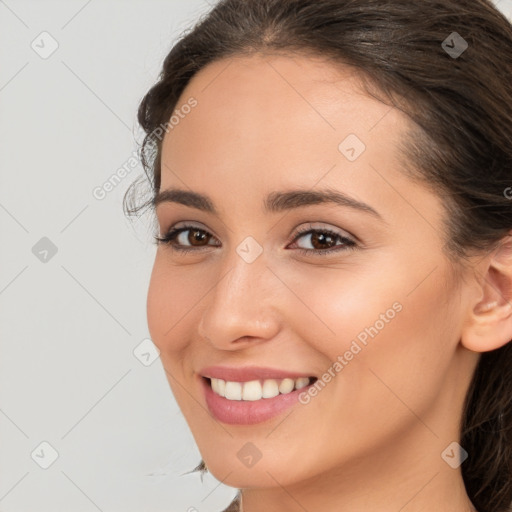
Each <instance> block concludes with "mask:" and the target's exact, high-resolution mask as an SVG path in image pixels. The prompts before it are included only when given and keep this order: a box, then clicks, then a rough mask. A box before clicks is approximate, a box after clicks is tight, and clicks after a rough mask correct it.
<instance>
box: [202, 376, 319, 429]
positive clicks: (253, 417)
mask: <svg viewBox="0 0 512 512" xmlns="http://www.w3.org/2000/svg"><path fill="white" fill-rule="evenodd" d="M200 378H201V382H202V385H203V388H204V393H205V397H206V405H207V406H208V409H209V410H210V412H211V414H212V415H213V416H214V417H215V419H217V420H218V421H221V422H223V423H228V424H230V425H253V424H255V423H262V422H263V421H267V420H269V419H271V418H274V417H275V416H278V415H279V414H281V413H282V412H283V411H285V410H286V409H288V408H289V407H292V406H293V405H295V404H296V403H298V401H299V394H300V393H302V392H303V391H306V390H307V389H308V387H309V386H306V387H303V388H301V389H296V390H295V391H292V392H290V393H286V394H284V395H277V396H275V397H273V398H262V399H260V400H254V401H250V400H228V399H227V398H224V397H222V396H220V395H217V393H215V392H214V391H213V389H212V388H211V386H210V384H209V382H208V381H207V380H206V379H205V378H204V377H200ZM311 385H312V384H310V386H311Z"/></svg>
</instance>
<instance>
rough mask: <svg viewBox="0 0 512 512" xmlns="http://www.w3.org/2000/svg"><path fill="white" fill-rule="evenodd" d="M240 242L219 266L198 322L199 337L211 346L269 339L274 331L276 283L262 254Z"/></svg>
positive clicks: (251, 246) (253, 247) (249, 244)
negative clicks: (245, 339)
mask: <svg viewBox="0 0 512 512" xmlns="http://www.w3.org/2000/svg"><path fill="white" fill-rule="evenodd" d="M251 244H253V243H252V242H251V241H247V242H246V243H245V242H242V243H241V244H240V245H239V246H238V247H237V248H236V250H233V252H232V253H231V254H230V256H229V257H228V258H226V260H225V262H224V264H223V265H222V266H221V270H220V272H219V277H218V280H217V281H216V284H214V287H213V289H212V290H211V292H210V294H208V299H207V300H206V303H207V305H206V307H205V308H204V309H203V314H202V318H201V322H200V334H201V335H203V336H205V337H207V338H208V339H209V340H210V341H211V342H213V343H214V344H218V345H222V346H224V347H226V346H229V344H230V343H231V342H233V341H236V340H237V339H239V338H242V337H255V338H271V337H272V336H273V335H274V331H275V330H276V329H277V315H276V304H275V297H276V295H275V293H272V288H273V287H275V286H276V285H277V284H276V283H274V284H272V281H277V280H276V279H275V277H274V276H273V275H272V272H270V270H269V269H268V268H267V261H266V258H265V257H264V255H263V253H262V252H260V254H259V255H256V256H255V252H254V251H255V245H254V244H253V245H251Z"/></svg>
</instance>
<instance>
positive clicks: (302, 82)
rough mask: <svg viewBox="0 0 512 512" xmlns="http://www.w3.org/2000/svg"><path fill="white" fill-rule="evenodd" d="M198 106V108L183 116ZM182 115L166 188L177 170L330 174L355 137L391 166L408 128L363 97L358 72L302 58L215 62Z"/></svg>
mask: <svg viewBox="0 0 512 512" xmlns="http://www.w3.org/2000/svg"><path fill="white" fill-rule="evenodd" d="M191 98H194V99H195V100H196V102H197V106H195V107H194V108H193V109H192V110H191V111H190V112H189V113H188V114H183V113H182V112H180V109H181V108H182V107H183V105H185V104H186V103H187V102H189V101H190V99H191ZM186 110H187V112H188V111H189V110H190V109H186ZM175 113H178V114H181V115H179V123H178V124H176V125H174V126H172V127H171V130H170V131H169V133H167V134H166V136H165V138H164V143H163V146H162V161H163V164H164V165H163V169H162V182H163V181H164V179H165V175H166V173H165V166H170V167H172V166H173V165H174V166H179V167H180V168H181V169H184V166H185V167H186V168H187V169H190V168H192V169H193V172H199V173H201V172H204V170H205V169H206V168H208V169H209V170H211V169H212V168H215V169H217V171H220V170H221V169H225V170H227V169H228V168H231V169H232V170H234V169H237V170H238V172H239V173H240V172H241V171H242V169H247V170H248V169H249V168H251V169H252V170H253V171H257V172H258V173H259V174H260V176H261V175H263V174H265V173H264V170H265V169H266V170H268V171H274V174H275V171H276V170H277V169H279V168H280V169H283V165H284V164H285V163H286V165H287V166H288V170H289V171H292V172H294V173H297V174H300V172H301V169H303V168H304V167H306V168H309V169H310V171H311V170H313V169H311V166H314V167H315V168H318V169H321V168H324V169H325V166H326V165H327V166H328V167H327V168H329V167H331V166H332V165H333V163H334V162H335V161H337V160H339V158H340V157H342V158H343V156H342V155H341V154H340V149H339V146H340V143H342V142H343V141H344V140H345V139H346V138H347V137H349V136H351V135H352V136H353V135H356V136H357V137H358V138H359V139H360V140H361V141H362V142H363V143H364V145H365V146H366V147H367V148H368V147H369V146H373V147H374V149H375V150H378V151H380V153H381V158H385V155H383V154H382V153H383V152H385V153H386V154H389V155H391V154H392V153H393V148H394V144H390V142H395V140H396V137H397V136H398V132H399V130H400V128H401V127H403V124H404V123H405V120H404V118H403V116H402V114H401V113H400V112H398V111H397V110H396V109H392V108H390V107H389V106H388V105H385V104H383V103H381V102H379V101H377V100H375V99H374V98H371V97H369V96H368V95H367V94H366V93H365V92H364V91H363V90H362V88H361V85H360V81H359V76H358V75H357V74H356V72H355V71H354V70H353V69H352V68H350V67H347V66H336V67H335V66H334V65H333V64H331V63H329V62H327V61H325V60H324V59H320V58H318V57H316V58H315V57H311V56H298V55H294V56H282V55H260V54H257V55H251V56H238V57H235V58H229V59H223V60H220V61H217V62H214V63H212V64H210V65H208V66H206V67H205V68H204V69H202V70H201V71H200V72H199V73H197V74H196V75H195V76H194V77H193V79H192V80H191V82H190V83H189V85H188V86H187V88H186V89H185V90H184V92H183V93H182V95H181V98H180V100H179V101H178V103H177V106H176V111H175ZM175 119H178V117H176V116H175ZM383 133H384V134H385V143H386V144H383V141H382V140H381V139H382V137H381V136H382V134H383ZM350 140H355V139H354V137H352V138H351V139H350ZM361 147H362V146H361ZM359 149H361V148H359ZM344 163H346V161H345V162H344ZM357 165H358V164H357V162H353V165H350V166H349V167H350V168H351V169H352V170H353V169H354V168H355V167H357ZM202 170H203V171H202Z"/></svg>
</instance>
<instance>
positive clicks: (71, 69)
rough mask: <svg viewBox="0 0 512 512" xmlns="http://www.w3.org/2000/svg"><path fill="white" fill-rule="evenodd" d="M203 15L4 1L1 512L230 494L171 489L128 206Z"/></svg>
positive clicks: (140, 261) (186, 442)
mask: <svg viewBox="0 0 512 512" xmlns="http://www.w3.org/2000/svg"><path fill="white" fill-rule="evenodd" d="M211 3H213V0H210V2H209V3H208V2H207V1H206V0H182V1H178V0H149V1H142V0H131V1H121V0H117V1H116V0H108V1H107V0H89V1H87V0H83V1H69V0H67V1H64V0H62V1H27V0H17V1H16V0H5V1H2V0H0V48H1V50H0V52H1V53H0V113H1V115H0V141H1V146H2V149H1V151H0V172H1V182H0V183H1V187H0V227H1V233H2V241H3V246H2V250H1V251H0V326H1V337H0V353H1V357H0V440H1V441H0V511H2V512H20V511H22V512H26V511H31V512H43V511H44V512H46V511H52V512H55V511H59V510H61V511H66V512H67V511H70V510H72V511H74V512H81V511H96V510H100V511H105V512H106V511H123V512H131V511H137V512H142V511H148V512H149V511H151V512H152V511H169V512H178V511H184V512H185V511H188V512H193V511H195V510H197V511H199V512H209V511H211V512H216V511H219V510H221V509H222V508H223V507H225V506H226V505H227V504H228V503H229V502H230V500H231V498H232V497H233V496H234V494H235V490H234V489H232V488H229V487H226V486H223V485H222V484H220V482H218V481H217V480H216V479H214V478H213V477H212V476H211V475H207V476H206V477H205V479H204V481H203V482H201V480H200V478H199V475H198V474H189V475H185V476H180V475H181V474H182V473H184V472H185V471H187V470H190V469H192V468H193V467H195V466H196V465H197V463H198V462H199V460H200V455H199V452H198V450H197V447H196V446H195V445H194V441H193V438H192V436H191V434H190V432H189V430H188V427H187V425H186V423H185V421H184V419H183V416H182V415H181V413H180V411H179V409H178V408H177V406H176V403H175V401H174V399H173V397H172V395H171V392H170V389H169V385H168V383H167V380H166V378H165V373H164V371H163V369H162V366H161V362H160V359H159V358H158V354H157V353H155V352H154V349H153V350H152V346H151V343H150V342H148V341H144V340H147V339H148V338H149V333H148V330H147V324H146V310H145V306H146V292H147V285H148V280H149V276H150V272H151V266H152V260H153V257H154V251H155V246H154V245H153V244H152V241H151V234H152V221H151V217H146V219H142V220H135V219H134V220H131V221H130V220H128V219H126V218H125V217H124V215H123V212H122V207H121V200H122V197H123V194H124V192H125V191H126V189H127V187H128V186H129V184H130V183H131V182H132V181H133V180H134V179H135V178H136V177H137V176H138V175H140V174H141V173H142V168H141V166H140V163H138V162H137V164H136V165H135V166H133V165H130V157H132V156H133V152H134V151H135V150H136V148H137V145H136V141H137V140H140V137H141V132H140V129H138V128H137V125H136V110H137V106H138V103H139V101H140V99H141V98H142V96H143V94H144V93H145V91H146V90H147V89H148V88H149V87H150V86H151V84H152V83H153V82H154V80H155V79H156V77H157V74H158V72H159V69H160V65H161V61H162V59H163V58H164V56H165V55H166V54H167V52H168V51H169V49H170V47H171V45H172V42H173V41H175V40H176V38H177V37H178V36H179V35H180V34H181V33H182V31H183V30H185V29H186V28H187V27H189V26H190V25H191V23H193V22H194V21H195V20H197V19H198V18H199V16H200V15H201V14H202V13H204V12H206V11H207V10H208V9H209V8H210V5H209V4H211ZM497 3H498V7H499V8H500V9H502V10H503V12H504V13H505V14H506V15H507V16H508V17H509V18H512V0H501V1H500V2H497ZM454 30H457V27H454ZM42 32H47V33H48V34H49V35H41V33H42ZM57 44H58V47H57V48H56V50H55V51H54V52H53V53H51V55H49V53H50V52H51V51H52V49H53V46H55V45H57ZM125 164H126V165H127V166H126V168H127V169H130V172H129V174H127V176H126V177H125V178H124V179H123V180H121V182H120V183H119V184H118V185H117V186H116V187H115V188H114V189H113V190H112V191H110V192H109V193H107V194H106V197H104V198H103V199H97V198H95V197H94V195H93V190H94V189H95V188H96V187H101V186H102V184H103V183H104V182H105V181H107V180H108V179H109V178H110V177H111V176H112V175H113V174H115V173H116V171H117V170H118V169H119V168H121V167H122V166H123V165H125ZM132 164H133V160H132ZM55 250H56V251H57V252H56V253H55ZM54 253H55V254H54ZM141 343H142V345H141ZM43 442H45V443H48V444H41V443H43ZM56 454H58V455H56ZM55 457H57V458H56V459H55V460H54V461H53V459H54V458H55ZM48 465H49V466H48ZM44 466H48V467H47V469H44Z"/></svg>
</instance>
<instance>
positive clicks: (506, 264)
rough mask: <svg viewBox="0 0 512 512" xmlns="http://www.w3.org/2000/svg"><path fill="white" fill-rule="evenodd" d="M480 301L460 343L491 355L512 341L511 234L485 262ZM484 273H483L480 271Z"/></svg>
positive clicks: (473, 305) (473, 306) (474, 305)
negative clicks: (489, 352) (491, 351)
mask: <svg viewBox="0 0 512 512" xmlns="http://www.w3.org/2000/svg"><path fill="white" fill-rule="evenodd" d="M479 269H482V270H483V273H481V275H480V276H477V277H480V279H479V285H478V289H477V292H478V293H477V295H478V296H477V297H476V299H475V300H473V301H471V302H470V310H469V311H468V318H467V320H466V322H465V324H464V326H463V330H462V335H461V343H462V345H463V346H464V347H465V348H467V349H468V350H472V351H474V352H488V351H490V350H495V349H497V348H500V347H502V346H503V345H506V344H507V343H508V342H509V341H510V340H512V234H511V233H509V234H508V235H507V236H506V237H505V238H503V239H502V241H501V242H500V245H499V247H498V248H497V249H494V250H493V252H492V253H491V254H490V255H489V256H488V257H486V258H485V260H484V261H483V265H482V266H479ZM479 272H481V271H479Z"/></svg>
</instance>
